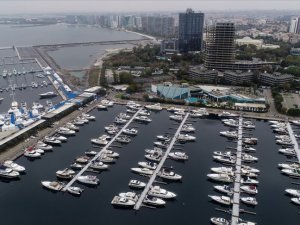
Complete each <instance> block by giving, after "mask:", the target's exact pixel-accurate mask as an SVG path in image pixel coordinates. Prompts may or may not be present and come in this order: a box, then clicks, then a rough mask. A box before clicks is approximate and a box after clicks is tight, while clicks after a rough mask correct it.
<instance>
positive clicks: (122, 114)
mask: <svg viewBox="0 0 300 225" xmlns="http://www.w3.org/2000/svg"><path fill="white" fill-rule="evenodd" d="M118 117H119V118H122V119H125V120H129V119H130V118H131V116H129V115H127V114H126V113H120V114H119V116H118Z"/></svg>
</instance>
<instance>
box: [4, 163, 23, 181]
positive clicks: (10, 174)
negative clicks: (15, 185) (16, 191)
mask: <svg viewBox="0 0 300 225" xmlns="http://www.w3.org/2000/svg"><path fill="white" fill-rule="evenodd" d="M19 176H20V173H19V172H17V171H14V170H13V169H11V168H8V167H6V166H4V165H0V177H3V178H7V179H15V178H18V177H19Z"/></svg>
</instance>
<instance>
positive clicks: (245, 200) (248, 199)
mask: <svg viewBox="0 0 300 225" xmlns="http://www.w3.org/2000/svg"><path fill="white" fill-rule="evenodd" d="M241 201H242V202H243V203H245V204H247V205H257V204H258V203H257V201H256V198H253V197H241Z"/></svg>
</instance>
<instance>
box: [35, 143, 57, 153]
mask: <svg viewBox="0 0 300 225" xmlns="http://www.w3.org/2000/svg"><path fill="white" fill-rule="evenodd" d="M35 147H36V148H39V149H42V150H44V151H52V149H53V147H52V146H51V145H47V144H45V143H44V142H42V141H38V142H37V144H36V146H35Z"/></svg>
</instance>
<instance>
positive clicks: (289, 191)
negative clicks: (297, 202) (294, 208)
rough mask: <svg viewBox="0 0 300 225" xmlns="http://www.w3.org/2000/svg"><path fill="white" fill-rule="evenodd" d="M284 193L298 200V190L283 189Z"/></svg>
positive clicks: (299, 196)
mask: <svg viewBox="0 0 300 225" xmlns="http://www.w3.org/2000/svg"><path fill="white" fill-rule="evenodd" d="M285 192H286V193H288V194H289V195H292V196H294V197H298V198H300V190H296V189H285Z"/></svg>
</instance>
